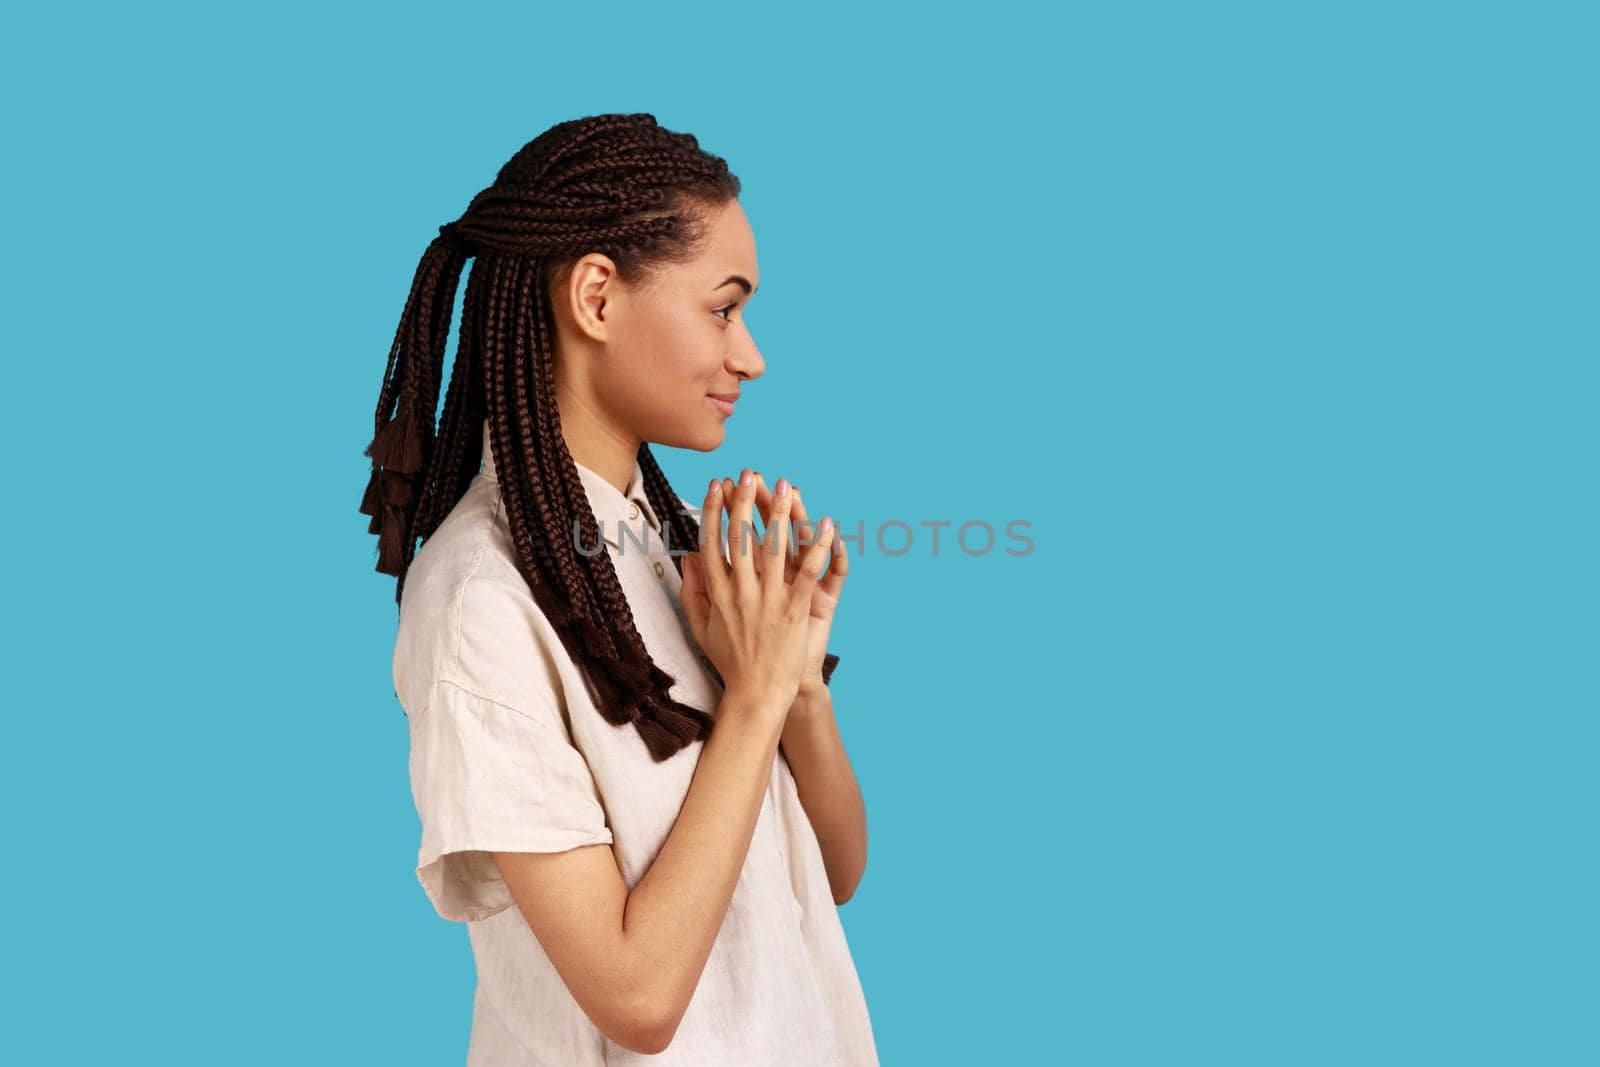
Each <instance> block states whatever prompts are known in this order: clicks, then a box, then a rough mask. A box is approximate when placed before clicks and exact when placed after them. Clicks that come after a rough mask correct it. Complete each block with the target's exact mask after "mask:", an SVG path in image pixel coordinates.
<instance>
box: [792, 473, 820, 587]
mask: <svg viewBox="0 0 1600 1067" xmlns="http://www.w3.org/2000/svg"><path fill="white" fill-rule="evenodd" d="M789 492H791V493H793V494H794V503H793V504H790V505H789V518H790V519H791V520H792V521H793V522H794V528H795V539H794V551H793V552H790V553H789V570H788V574H787V577H788V578H789V580H790V581H793V580H794V576H795V574H796V573H797V572H798V571H799V570H800V557H801V556H802V555H804V554H805V550H806V549H808V548H810V547H811V546H812V545H814V544H816V541H817V529H816V523H813V522H811V521H810V519H809V518H808V517H807V515H806V504H805V500H804V499H803V498H802V497H801V496H800V487H799V486H798V485H791V486H790V487H789Z"/></svg>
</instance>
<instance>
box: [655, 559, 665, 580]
mask: <svg viewBox="0 0 1600 1067" xmlns="http://www.w3.org/2000/svg"><path fill="white" fill-rule="evenodd" d="M666 573H667V569H666V568H665V567H663V566H662V565H661V561H660V560H659V559H658V560H656V577H657V578H659V577H661V576H662V575H663V574H666Z"/></svg>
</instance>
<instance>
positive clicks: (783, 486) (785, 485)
mask: <svg viewBox="0 0 1600 1067" xmlns="http://www.w3.org/2000/svg"><path fill="white" fill-rule="evenodd" d="M774 494H775V495H777V496H788V495H789V479H787V478H779V479H778V485H777V488H776V489H775V490H774Z"/></svg>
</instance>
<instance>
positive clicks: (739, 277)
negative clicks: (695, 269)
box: [712, 274, 756, 296]
mask: <svg viewBox="0 0 1600 1067" xmlns="http://www.w3.org/2000/svg"><path fill="white" fill-rule="evenodd" d="M734 282H738V283H739V286H740V287H741V288H742V289H744V295H745V296H754V295H755V292H756V287H755V286H753V285H751V284H750V279H749V278H746V277H745V276H744V275H743V274H730V275H729V276H728V278H727V280H726V281H723V282H719V283H718V284H717V286H716V287H715V288H714V289H713V290H712V291H713V292H715V291H716V289H721V288H722V287H723V286H724V285H730V284H732V283H734Z"/></svg>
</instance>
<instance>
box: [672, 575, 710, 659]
mask: <svg viewBox="0 0 1600 1067" xmlns="http://www.w3.org/2000/svg"><path fill="white" fill-rule="evenodd" d="M678 600H679V602H680V603H681V604H682V605H683V614H684V616H685V617H686V618H687V619H688V620H689V633H690V634H691V635H693V637H694V639H695V642H696V643H697V644H699V645H702V646H704V644H705V636H706V623H707V622H708V621H709V619H710V617H711V598H710V597H708V596H707V595H706V586H705V577H704V576H703V574H702V572H701V563H700V556H698V555H697V554H695V553H693V552H691V553H690V554H689V555H687V556H684V557H683V585H682V586H681V587H680V588H679V590H678Z"/></svg>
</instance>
